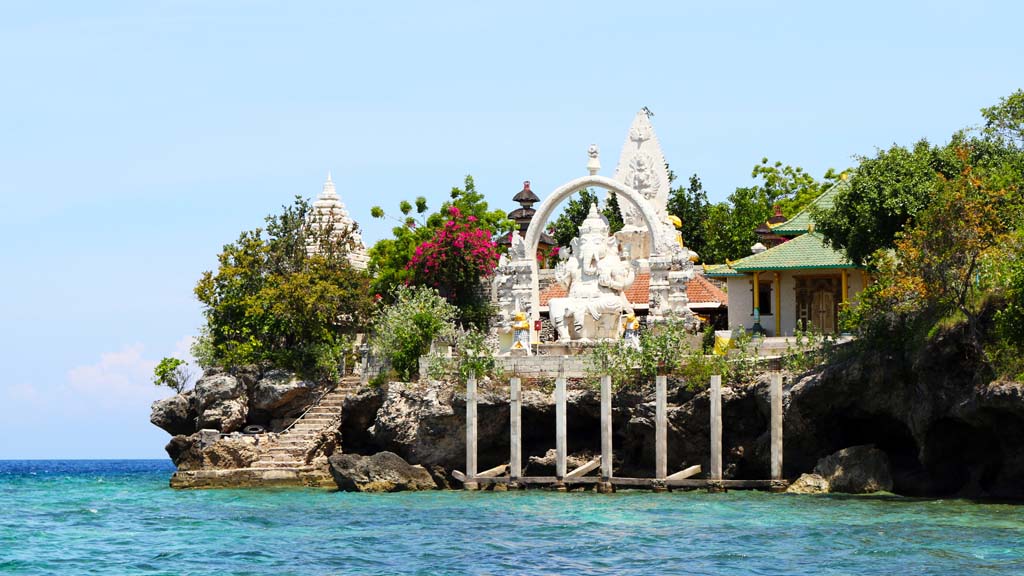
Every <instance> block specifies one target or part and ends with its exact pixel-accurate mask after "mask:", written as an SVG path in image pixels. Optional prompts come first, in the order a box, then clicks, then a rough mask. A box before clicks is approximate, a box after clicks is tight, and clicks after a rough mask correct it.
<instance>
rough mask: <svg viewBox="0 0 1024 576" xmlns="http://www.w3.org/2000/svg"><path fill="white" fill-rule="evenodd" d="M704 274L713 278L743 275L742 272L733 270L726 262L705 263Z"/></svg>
mask: <svg viewBox="0 0 1024 576" xmlns="http://www.w3.org/2000/svg"><path fill="white" fill-rule="evenodd" d="M704 275H705V276H712V277H714V278H728V277H729V276H743V275H744V274H743V273H742V272H737V271H735V270H733V269H732V267H730V266H729V265H728V264H705V265H704Z"/></svg>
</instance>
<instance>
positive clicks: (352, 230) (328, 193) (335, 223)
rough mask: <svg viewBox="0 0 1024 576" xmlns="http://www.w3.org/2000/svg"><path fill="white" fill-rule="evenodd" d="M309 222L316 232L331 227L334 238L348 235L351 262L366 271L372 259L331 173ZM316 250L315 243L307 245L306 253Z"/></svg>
mask: <svg viewBox="0 0 1024 576" xmlns="http://www.w3.org/2000/svg"><path fill="white" fill-rule="evenodd" d="M308 222H309V225H310V227H311V228H312V229H314V230H316V231H321V230H323V228H324V227H325V226H331V228H332V231H331V236H332V238H340V237H343V236H344V235H346V234H347V235H348V237H349V240H350V241H351V243H352V247H351V248H350V250H349V253H348V260H349V262H351V263H352V266H353V267H355V268H358V269H360V270H365V269H366V265H367V263H368V262H369V261H370V257H369V255H368V254H367V253H366V246H365V245H364V244H363V238H362V236H361V235H360V234H359V224H358V223H356V221H355V220H353V219H352V217H351V216H349V213H348V210H347V209H346V208H345V204H343V203H342V201H341V197H340V196H338V192H337V190H336V189H335V187H334V181H333V180H331V173H330V172H328V173H327V181H326V182H324V185H323V189H321V191H320V196H319V197H318V198H317V199H316V201H315V202H313V209H312V210H311V211H310V214H309V218H308ZM316 250H317V247H316V245H315V243H309V244H307V246H306V251H307V252H308V253H310V254H312V253H315V252H316Z"/></svg>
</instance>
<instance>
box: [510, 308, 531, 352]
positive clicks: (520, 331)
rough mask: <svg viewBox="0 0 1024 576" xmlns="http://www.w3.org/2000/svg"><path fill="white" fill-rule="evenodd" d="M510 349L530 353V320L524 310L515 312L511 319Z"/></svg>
mask: <svg viewBox="0 0 1024 576" xmlns="http://www.w3.org/2000/svg"><path fill="white" fill-rule="evenodd" d="M512 330H513V337H512V350H523V351H525V353H526V355H527V356H529V355H530V321H529V320H527V319H526V313H525V312H516V313H515V315H514V316H513V320H512Z"/></svg>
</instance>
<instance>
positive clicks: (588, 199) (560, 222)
mask: <svg viewBox="0 0 1024 576" xmlns="http://www.w3.org/2000/svg"><path fill="white" fill-rule="evenodd" d="M594 204H598V205H600V202H599V201H598V198H597V194H595V193H594V192H593V191H592V190H591V189H590V188H584V189H582V190H580V191H579V196H576V195H573V197H572V198H570V199H569V201H568V202H567V203H566V204H565V208H563V209H562V213H561V214H559V215H558V218H556V219H555V221H554V222H552V223H551V224H549V225H548V234H550V235H551V236H552V237H553V238H554V239H555V242H556V243H557V244H558V245H559V246H561V247H562V248H565V247H567V246H569V243H570V242H572V239H573V238H575V237H577V236H579V233H580V225H581V224H583V221H584V220H586V219H587V214H589V213H590V207H591V206H592V205H594ZM601 214H602V215H603V216H604V217H605V218H607V219H608V227H609V230H610V232H611V233H612V234H614V233H616V232H618V231H619V230H622V226H623V221H622V212H621V211H620V209H619V200H618V198H616V196H615V193H614V192H609V193H608V202H607V205H606V206H605V207H604V209H603V210H602V211H601Z"/></svg>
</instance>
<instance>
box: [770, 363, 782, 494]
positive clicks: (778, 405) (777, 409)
mask: <svg viewBox="0 0 1024 576" xmlns="http://www.w3.org/2000/svg"><path fill="white" fill-rule="evenodd" d="M771 400H772V405H771V426H772V431H771V432H772V450H771V464H772V469H771V473H772V480H781V479H782V374H779V373H778V372H775V373H773V374H772V377H771Z"/></svg>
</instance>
